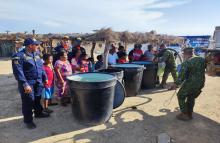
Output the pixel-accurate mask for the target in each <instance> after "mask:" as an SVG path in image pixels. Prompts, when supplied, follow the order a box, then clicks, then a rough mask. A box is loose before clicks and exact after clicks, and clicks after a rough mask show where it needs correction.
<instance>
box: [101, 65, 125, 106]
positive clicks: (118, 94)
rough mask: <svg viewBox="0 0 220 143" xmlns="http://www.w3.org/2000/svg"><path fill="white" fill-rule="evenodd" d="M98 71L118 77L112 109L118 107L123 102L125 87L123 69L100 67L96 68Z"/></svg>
mask: <svg viewBox="0 0 220 143" xmlns="http://www.w3.org/2000/svg"><path fill="white" fill-rule="evenodd" d="M98 72H101V73H107V74H111V75H114V76H115V77H116V78H117V79H118V82H117V83H116V85H115V96H114V102H113V109H115V108H118V107H119V106H121V104H122V103H123V102H124V99H125V96H126V92H125V88H124V86H123V77H124V72H123V70H121V69H102V70H98Z"/></svg>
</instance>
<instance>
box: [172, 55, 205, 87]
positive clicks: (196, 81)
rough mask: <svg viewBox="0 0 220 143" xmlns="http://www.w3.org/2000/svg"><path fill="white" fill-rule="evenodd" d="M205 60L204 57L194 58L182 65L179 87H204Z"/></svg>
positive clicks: (178, 81)
mask: <svg viewBox="0 0 220 143" xmlns="http://www.w3.org/2000/svg"><path fill="white" fill-rule="evenodd" d="M205 67H206V63H205V59H204V58H202V57H192V58H190V59H188V60H186V61H185V62H183V63H182V65H181V70H180V72H179V75H178V80H177V83H176V84H177V85H181V84H182V83H183V82H184V84H183V86H184V87H185V88H189V89H199V88H203V87H204V83H205Z"/></svg>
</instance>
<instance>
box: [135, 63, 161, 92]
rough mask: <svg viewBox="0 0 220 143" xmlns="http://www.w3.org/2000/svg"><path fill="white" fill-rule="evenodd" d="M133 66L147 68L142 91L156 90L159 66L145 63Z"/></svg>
mask: <svg viewBox="0 0 220 143" xmlns="http://www.w3.org/2000/svg"><path fill="white" fill-rule="evenodd" d="M133 64H138V65H144V67H145V70H144V73H143V79H142V84H141V87H142V89H151V88H155V87H156V80H157V65H155V64H154V63H153V62H145V61H143V62H142V61H139V62H133Z"/></svg>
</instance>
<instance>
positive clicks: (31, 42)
mask: <svg viewBox="0 0 220 143" xmlns="http://www.w3.org/2000/svg"><path fill="white" fill-rule="evenodd" d="M39 44H41V42H40V41H37V40H36V39H32V38H27V39H25V41H24V44H23V45H24V46H29V45H39Z"/></svg>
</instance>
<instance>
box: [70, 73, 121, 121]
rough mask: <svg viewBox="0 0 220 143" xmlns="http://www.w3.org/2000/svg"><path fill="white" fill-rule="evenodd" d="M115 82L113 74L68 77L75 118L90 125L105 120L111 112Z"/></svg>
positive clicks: (86, 74) (85, 74)
mask: <svg viewBox="0 0 220 143" xmlns="http://www.w3.org/2000/svg"><path fill="white" fill-rule="evenodd" d="M116 82H117V79H116V78H115V77H114V76H112V75H110V74H103V73H84V74H76V75H73V76H70V77H68V83H69V87H70V92H71V93H70V94H71V97H72V111H73V115H74V117H75V119H76V120H77V121H79V122H82V123H84V124H92V125H96V124H102V123H104V122H106V121H107V120H108V119H109V118H110V116H111V114H112V109H113V99H114V93H115V85H116Z"/></svg>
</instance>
